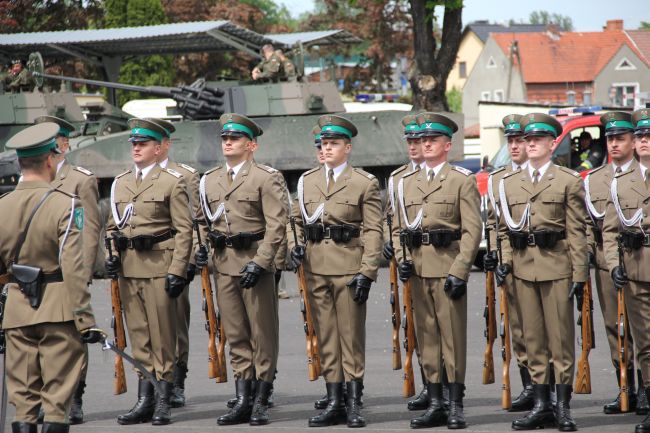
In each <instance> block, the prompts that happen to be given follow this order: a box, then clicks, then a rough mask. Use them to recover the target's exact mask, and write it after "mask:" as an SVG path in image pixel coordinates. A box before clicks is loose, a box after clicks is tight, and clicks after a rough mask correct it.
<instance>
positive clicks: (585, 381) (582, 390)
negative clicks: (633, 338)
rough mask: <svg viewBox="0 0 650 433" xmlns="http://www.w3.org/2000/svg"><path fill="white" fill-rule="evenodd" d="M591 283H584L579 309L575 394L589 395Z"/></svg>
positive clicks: (591, 343) (591, 327) (591, 329)
mask: <svg viewBox="0 0 650 433" xmlns="http://www.w3.org/2000/svg"><path fill="white" fill-rule="evenodd" d="M591 297H592V295H591V281H589V280H588V281H587V282H586V283H585V289H584V294H583V297H582V306H581V309H580V328H581V329H580V331H581V339H582V342H581V346H582V353H581V354H580V360H579V361H578V371H577V373H576V381H575V384H574V385H573V388H574V390H575V393H576V394H591V370H590V368H589V352H590V351H591V348H592V347H593V341H592V335H593V333H592V331H593V323H592V321H591V308H592V307H591V306H592V303H593V301H592V298H591Z"/></svg>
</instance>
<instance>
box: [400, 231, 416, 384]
mask: <svg viewBox="0 0 650 433" xmlns="http://www.w3.org/2000/svg"><path fill="white" fill-rule="evenodd" d="M400 244H401V245H402V254H403V260H404V261H406V244H405V242H404V239H403V238H402V237H401V236H400ZM414 323H415V322H413V303H412V302H411V282H410V281H407V282H405V283H404V317H403V319H402V327H403V328H404V349H405V350H406V358H405V359H404V386H403V387H402V395H403V396H404V397H411V396H412V395H415V377H414V376H413V352H414V351H415V330H414V329H413V324H414Z"/></svg>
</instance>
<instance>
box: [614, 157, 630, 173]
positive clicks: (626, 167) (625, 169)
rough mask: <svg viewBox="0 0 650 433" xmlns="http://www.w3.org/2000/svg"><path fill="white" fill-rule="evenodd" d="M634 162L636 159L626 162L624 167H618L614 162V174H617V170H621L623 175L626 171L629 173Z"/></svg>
mask: <svg viewBox="0 0 650 433" xmlns="http://www.w3.org/2000/svg"><path fill="white" fill-rule="evenodd" d="M632 161H634V158H632V159H630V160H629V161H628V162H626V163H625V164H623V165H616V164H615V163H613V162H612V172H613V173H616V169H617V168H620V169H621V173H623V172H625V171H628V170H629V168H630V165H632Z"/></svg>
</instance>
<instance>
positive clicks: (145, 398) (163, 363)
mask: <svg viewBox="0 0 650 433" xmlns="http://www.w3.org/2000/svg"><path fill="white" fill-rule="evenodd" d="M128 123H129V127H130V128H131V136H130V138H129V141H130V142H131V143H132V151H131V155H132V157H133V162H134V167H133V169H131V170H128V171H126V172H124V173H122V174H120V175H118V176H117V177H116V178H115V180H114V181H113V186H112V187H111V199H110V201H111V203H110V204H111V213H110V216H109V222H108V225H107V228H106V235H107V237H109V238H110V239H111V240H112V243H113V252H117V255H113V256H109V257H108V258H107V260H106V265H105V266H106V272H107V274H108V276H110V277H115V276H119V284H120V297H121V301H122V306H123V309H124V313H125V316H126V327H127V330H128V332H129V340H130V341H131V347H132V348H133V357H134V358H135V359H136V360H138V361H139V362H140V363H142V365H144V367H145V368H146V369H147V370H148V371H149V372H151V373H152V374H153V375H154V376H155V377H156V378H157V379H158V381H159V384H160V388H159V392H156V393H155V396H154V387H153V384H152V383H151V382H150V381H149V380H147V379H146V378H144V377H142V376H141V375H140V374H138V376H139V383H138V401H137V402H136V404H135V405H134V406H133V408H132V409H131V410H130V411H129V412H127V413H126V414H123V415H120V416H118V418H117V422H118V423H119V424H123V425H127V424H138V423H143V422H149V421H151V423H152V424H153V425H165V424H169V423H170V422H171V409H170V407H171V403H170V398H171V394H172V389H173V378H174V376H173V370H174V362H175V360H176V316H177V313H176V298H178V296H180V294H181V293H182V292H183V290H185V286H186V284H187V283H186V274H187V268H188V265H189V259H190V255H191V249H192V233H193V230H192V216H191V214H190V199H189V196H188V189H187V182H186V180H185V178H184V177H183V175H182V174H180V173H178V172H177V171H175V170H172V169H170V168H162V167H161V166H160V165H159V164H158V161H159V158H160V155H161V152H162V150H161V148H162V143H163V141H165V139H168V138H169V135H170V132H169V131H168V130H166V129H165V128H163V127H162V126H160V125H159V124H158V123H155V122H152V121H150V120H146V119H130V120H129V122H128Z"/></svg>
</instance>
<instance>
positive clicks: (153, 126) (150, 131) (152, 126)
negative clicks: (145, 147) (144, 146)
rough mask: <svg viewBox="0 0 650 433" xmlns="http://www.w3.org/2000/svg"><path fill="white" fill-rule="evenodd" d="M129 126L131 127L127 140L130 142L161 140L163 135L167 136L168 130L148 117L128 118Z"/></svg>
mask: <svg viewBox="0 0 650 433" xmlns="http://www.w3.org/2000/svg"><path fill="white" fill-rule="evenodd" d="M129 128H131V136H130V137H129V141H130V142H132V143H140V142H143V141H149V140H154V141H157V142H161V141H162V139H163V138H164V137H168V138H169V132H167V130H166V129H165V128H163V127H162V126H160V125H159V124H157V123H156V122H152V121H151V120H148V119H137V118H134V119H129Z"/></svg>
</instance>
